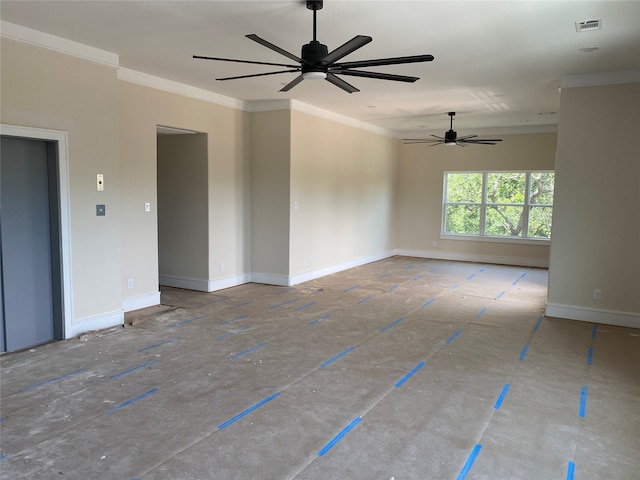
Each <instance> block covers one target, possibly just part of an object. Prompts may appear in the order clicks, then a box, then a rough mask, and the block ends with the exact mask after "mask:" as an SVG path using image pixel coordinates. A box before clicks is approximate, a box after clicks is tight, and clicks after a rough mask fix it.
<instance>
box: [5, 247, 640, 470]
mask: <svg viewBox="0 0 640 480" xmlns="http://www.w3.org/2000/svg"><path fill="white" fill-rule="evenodd" d="M546 289H547V271H546V270H544V269H531V268H524V267H509V266H497V265H484V264H475V263H463V262H446V261H437V260H425V259H417V258H408V257H393V258H389V259H386V260H383V261H379V262H375V263H371V264H368V265H365V266H362V267H358V268H354V269H351V270H348V271H344V272H341V273H337V274H334V275H330V276H327V277H324V278H321V279H318V280H315V281H312V282H309V283H306V284H301V285H297V286H295V287H291V288H286V287H276V286H269V285H257V284H247V285H243V286H239V287H235V288H230V289H228V290H224V291H221V292H216V293H210V294H207V293H198V292H192V291H186V290H178V289H172V288H166V289H163V290H162V303H163V304H164V306H162V307H154V308H151V309H146V310H144V311H138V312H134V313H132V314H130V315H128V317H127V320H128V321H129V322H132V325H127V327H126V328H118V329H114V330H113V331H110V332H102V333H94V334H88V335H85V336H83V337H82V338H80V339H75V340H68V341H61V342H56V343H52V344H49V345H46V346H43V347H38V348H35V349H32V350H29V351H24V352H19V353H13V354H6V355H3V356H2V358H1V362H2V404H1V419H0V428H1V433H2V437H1V447H2V450H1V452H0V455H1V456H0V469H1V472H2V478H3V479H12V480H17V479H27V478H29V479H53V478H56V479H57V478H67V479H89V478H100V479H124V480H129V479H145V480H148V479H188V480H192V479H203V480H206V479H225V480H231V479H248V480H249V479H250V480H253V479H269V480H272V479H273V480H279V479H296V480H312V479H313V480H327V479H349V480H357V479H367V480H389V479H390V478H394V479H395V480H406V479H421V480H422V479H458V480H461V479H469V480H472V479H492V480H495V479H536V480H547V479H549V480H551V479H562V480H569V479H573V478H575V479H580V480H586V479H594V480H595V479H605V478H606V479H611V480H626V479H628V480H631V479H638V478H640V474H639V473H638V472H639V471H640V330H634V329H625V328H618V327H611V326H604V325H593V324H589V323H583V322H573V321H566V320H559V319H551V318H545V317H543V311H544V302H545V297H546Z"/></svg>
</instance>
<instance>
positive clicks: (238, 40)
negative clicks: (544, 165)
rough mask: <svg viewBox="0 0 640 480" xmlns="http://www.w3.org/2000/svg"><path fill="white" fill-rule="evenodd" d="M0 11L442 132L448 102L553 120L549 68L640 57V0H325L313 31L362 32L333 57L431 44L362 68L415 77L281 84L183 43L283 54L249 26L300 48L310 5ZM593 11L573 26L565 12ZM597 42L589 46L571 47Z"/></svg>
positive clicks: (151, 57) (637, 62)
mask: <svg viewBox="0 0 640 480" xmlns="http://www.w3.org/2000/svg"><path fill="white" fill-rule="evenodd" d="M0 18H2V20H5V21H8V22H11V23H14V24H18V25H22V26H25V27H29V28H33V29H36V30H39V31H42V32H46V33H49V34H52V35H56V36H59V37H63V38H66V39H69V40H74V41H76V42H80V43H83V44H86V45H90V46H93V47H97V48H99V49H102V50H106V51H110V52H113V53H117V54H118V55H119V58H120V65H121V66H122V67H126V68H129V69H132V70H136V71H140V72H144V73H148V74H151V75H155V76H158V77H162V78H166V79H170V80H174V81H178V82H182V83H185V84H188V85H192V86H195V87H199V88H202V89H206V90H210V91H212V92H216V93H219V94H222V95H226V96H229V97H233V98H237V99H240V100H247V101H251V100H273V99H283V98H284V99H289V98H291V99H296V100H299V101H301V102H304V103H306V104H310V105H313V106H316V107H319V108H322V109H325V110H330V111H332V112H335V113H339V114H342V115H345V116H348V117H351V118H354V119H357V120H361V121H364V122H367V123H370V124H373V125H377V126H379V127H383V128H386V129H389V130H392V131H393V132H394V134H395V135H397V136H405V137H421V136H425V135H426V134H427V133H433V132H438V133H440V134H443V133H444V131H445V130H447V129H448V128H449V117H448V116H447V112H448V111H456V112H458V113H457V115H456V118H455V122H454V128H455V129H456V130H458V133H459V134H465V133H469V132H470V131H472V133H481V134H482V133H491V132H502V133H508V132H509V131H513V130H512V129H513V128H514V127H517V128H518V129H521V128H526V129H527V130H529V131H535V130H541V131H544V130H546V131H549V130H553V129H554V127H555V125H557V122H558V114H557V112H558V110H559V101H560V94H559V90H558V88H559V85H560V78H561V77H562V76H565V75H573V74H582V73H598V72H617V71H624V70H631V69H638V68H640V26H639V23H640V1H637V0H636V1H617V0H608V1H556V0H549V1H517V0H512V1H452V0H447V1H399V0H394V1H382V0H369V1H350V0H327V1H325V3H324V8H323V9H322V10H320V11H319V12H318V33H317V36H318V40H319V41H321V42H322V43H325V44H327V46H328V47H329V50H333V49H334V48H336V47H338V46H339V45H341V44H343V43H344V42H346V41H347V40H349V39H351V38H352V37H354V36H355V35H369V36H372V37H373V42H371V43H369V44H368V45H366V46H364V47H363V48H361V49H360V50H357V51H356V52H354V53H352V54H350V55H349V56H347V57H345V58H344V59H343V60H342V61H352V60H365V59H371V58H380V57H382V58H384V57H396V56H408V55H418V54H432V55H433V56H434V57H435V60H434V61H433V62H429V63H417V64H408V65H397V66H385V67H375V68H373V67H370V68H368V69H367V70H371V71H380V72H387V73H396V74H401V75H412V76H418V77H421V78H420V80H418V81H417V82H416V83H413V84H406V83H400V82H390V81H385V80H373V79H367V78H357V77H344V78H345V80H347V81H348V82H349V83H351V84H353V85H355V86H356V87H357V88H359V89H360V90H361V91H360V92H357V93H353V94H348V93H346V92H344V91H342V90H340V89H339V88H337V87H335V86H334V85H332V84H330V83H329V82H326V81H311V80H306V81H304V82H302V83H301V84H299V85H298V86H296V87H295V88H293V89H292V90H291V91H289V92H287V93H280V92H278V90H279V89H280V88H282V86H283V85H285V84H286V83H288V82H289V81H291V80H292V79H293V78H295V75H296V74H294V73H285V74H281V75H272V76H264V77H257V78H250V79H240V80H231V81H216V80H215V78H216V77H224V76H234V75H245V74H250V73H260V72H268V71H272V70H274V69H281V68H280V67H267V66H261V65H247V64H238V63H228V62H214V61H206V60H194V59H192V58H191V57H192V55H194V54H196V55H205V56H217V57H227V58H240V59H246V60H255V61H264V62H275V63H291V61H290V60H289V59H287V58H286V57H283V56H280V55H278V54H277V53H276V52H273V51H272V50H269V49H267V48H265V47H263V46H261V45H259V44H257V43H255V42H253V41H251V40H249V39H246V38H244V35H245V34H249V33H255V34H257V35H259V36H260V37H262V38H264V39H266V40H268V41H270V42H271V43H274V44H276V45H278V46H280V47H281V48H283V49H285V50H288V51H290V52H291V53H293V54H295V55H298V56H299V55H300V48H301V46H302V45H303V44H304V43H308V42H309V41H310V40H311V39H312V18H313V14H312V12H311V11H310V10H307V9H306V7H305V1H304V0H288V1H275V0H274V1H272V0H259V1H243V0H235V1H169V0H163V1H155V0H145V1H133V0H124V1H122V0H108V1H100V0H98V1H94V0H92V1H89V0H85V1H60V0H55V1H35V0H20V1H13V0H1V1H0ZM593 19H602V29H601V30H595V31H586V32H580V33H577V32H576V28H575V22H581V21H586V20H593ZM591 46H596V47H598V49H597V50H596V51H594V52H592V53H585V52H582V51H580V49H581V48H585V47H591Z"/></svg>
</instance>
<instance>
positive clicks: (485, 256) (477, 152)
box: [396, 133, 556, 266]
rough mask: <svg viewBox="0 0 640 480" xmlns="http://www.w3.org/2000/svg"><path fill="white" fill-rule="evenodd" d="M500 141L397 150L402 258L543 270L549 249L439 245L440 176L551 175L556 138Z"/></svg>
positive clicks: (544, 136)
mask: <svg viewBox="0 0 640 480" xmlns="http://www.w3.org/2000/svg"><path fill="white" fill-rule="evenodd" d="M500 137H501V138H502V139H503V141H502V142H501V143H499V144H497V145H495V146H486V145H475V146H473V145H472V146H468V147H466V148H459V147H445V146H441V145H438V146H433V147H432V146H430V145H429V144H413V145H402V147H401V150H400V160H399V165H398V222H397V245H396V246H397V248H398V249H399V250H400V251H401V252H403V253H407V254H414V255H420V256H429V257H435V258H445V259H461V260H475V261H486V262H497V263H512V264H522V265H531V266H546V265H547V262H548V256H549V246H548V244H543V245H528V244H526V245H523V244H514V243H504V242H483V241H466V240H448V239H440V232H441V228H442V195H443V181H444V172H446V171H483V170H553V169H554V164H555V153H556V134H555V133H541V134H529V135H501V136H500ZM433 242H435V246H434V243H433Z"/></svg>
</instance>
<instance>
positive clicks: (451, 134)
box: [440, 130, 458, 143]
mask: <svg viewBox="0 0 640 480" xmlns="http://www.w3.org/2000/svg"><path fill="white" fill-rule="evenodd" d="M440 138H442V137H440ZM457 138H458V133H457V132H456V131H455V130H449V131H448V132H445V134H444V143H456V139H457Z"/></svg>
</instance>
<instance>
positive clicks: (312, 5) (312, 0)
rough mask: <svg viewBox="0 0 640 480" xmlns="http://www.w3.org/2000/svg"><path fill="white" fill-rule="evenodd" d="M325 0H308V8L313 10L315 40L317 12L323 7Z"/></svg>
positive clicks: (314, 38)
mask: <svg viewBox="0 0 640 480" xmlns="http://www.w3.org/2000/svg"><path fill="white" fill-rule="evenodd" d="M322 2H323V0H307V8H308V9H309V10H313V41H314V42H315V41H317V40H316V39H317V31H318V27H317V20H316V17H317V12H318V10H321V9H322Z"/></svg>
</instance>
